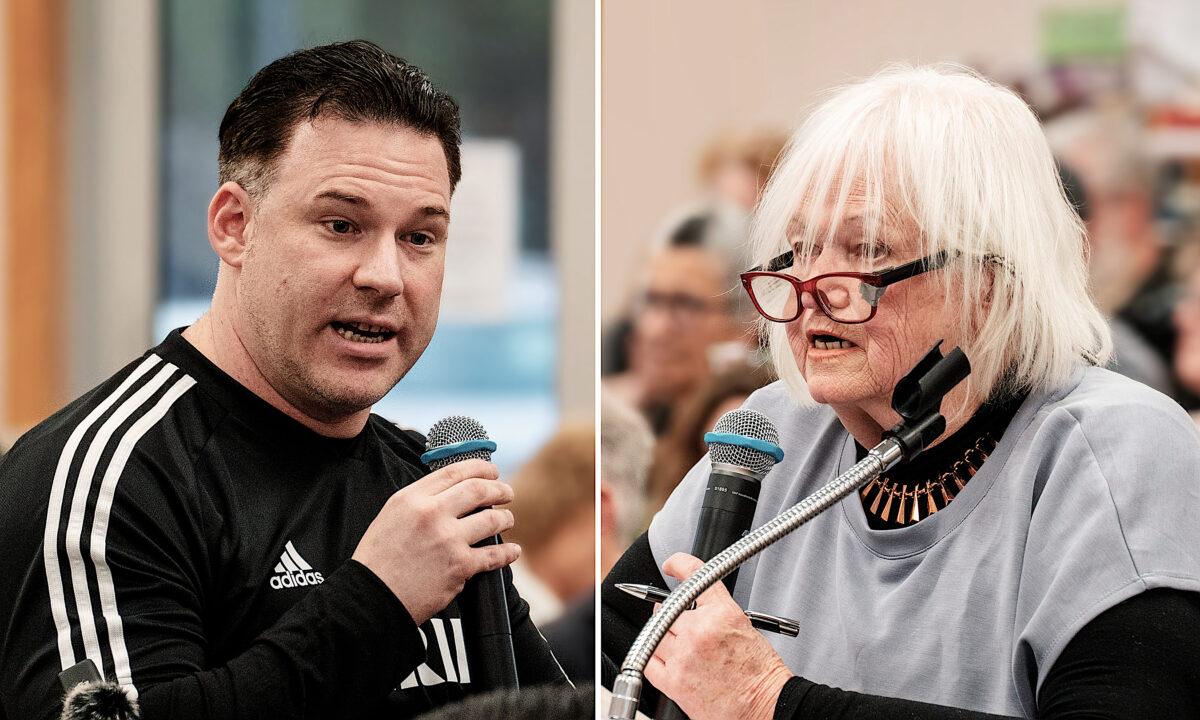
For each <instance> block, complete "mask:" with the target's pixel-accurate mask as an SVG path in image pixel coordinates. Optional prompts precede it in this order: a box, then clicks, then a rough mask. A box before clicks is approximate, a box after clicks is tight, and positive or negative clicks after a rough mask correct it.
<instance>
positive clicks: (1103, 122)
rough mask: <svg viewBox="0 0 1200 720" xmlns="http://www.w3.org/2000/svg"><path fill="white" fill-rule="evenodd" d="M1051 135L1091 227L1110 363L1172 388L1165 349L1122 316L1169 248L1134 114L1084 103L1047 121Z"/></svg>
mask: <svg viewBox="0 0 1200 720" xmlns="http://www.w3.org/2000/svg"><path fill="white" fill-rule="evenodd" d="M1046 136H1047V138H1048V140H1049V141H1050V143H1051V146H1052V147H1053V148H1054V150H1055V154H1056V155H1057V156H1058V157H1059V159H1060V163H1061V164H1060V171H1061V172H1062V176H1063V185H1064V188H1065V189H1066V191H1067V195H1068V198H1069V199H1070V200H1071V201H1072V203H1073V204H1074V205H1075V207H1076V208H1077V209H1078V210H1079V216H1080V218H1081V219H1082V220H1083V221H1084V225H1085V226H1086V228H1087V238H1088V273H1089V275H1090V286H1091V288H1092V294H1093V296H1094V297H1095V298H1096V302H1097V304H1098V305H1099V307H1100V309H1101V311H1103V312H1104V314H1105V316H1106V317H1107V318H1108V320H1109V326H1110V327H1111V328H1112V333H1113V350H1114V352H1113V359H1112V360H1111V361H1110V363H1109V369H1111V370H1114V371H1116V372H1118V373H1121V374H1122V375H1125V376H1128V377H1130V378H1133V379H1134V380H1137V381H1139V382H1142V383H1144V384H1146V385H1149V386H1150V387H1152V388H1154V389H1155V390H1158V391H1159V392H1162V393H1166V394H1171V393H1172V383H1171V373H1170V369H1169V367H1168V363H1167V359H1166V357H1165V356H1164V353H1163V352H1162V351H1160V350H1156V349H1155V348H1154V347H1153V346H1152V345H1151V343H1150V342H1149V340H1148V339H1147V338H1146V337H1145V336H1144V335H1142V333H1141V332H1140V331H1139V330H1138V329H1137V328H1135V327H1134V326H1133V325H1132V324H1131V323H1130V322H1128V321H1127V320H1125V319H1124V318H1122V317H1121V316H1120V313H1121V312H1122V311H1123V310H1125V309H1126V308H1127V307H1128V305H1129V303H1130V301H1131V300H1132V299H1133V298H1134V296H1135V295H1136V294H1137V293H1138V292H1139V291H1141V290H1142V289H1143V288H1144V287H1145V285H1146V284H1147V282H1148V281H1149V280H1150V279H1151V278H1152V276H1153V275H1154V274H1155V272H1156V270H1158V269H1159V267H1160V264H1161V262H1162V259H1163V255H1164V253H1163V243H1162V241H1161V240H1160V239H1159V237H1158V236H1157V233H1156V230H1155V227H1154V204H1153V199H1152V197H1151V194H1152V187H1153V176H1152V171H1151V167H1150V164H1149V163H1148V162H1147V159H1146V157H1145V154H1144V152H1143V151H1142V147H1141V144H1140V142H1139V138H1140V134H1139V131H1138V128H1137V125H1136V123H1135V118H1134V116H1133V114H1132V112H1131V110H1130V109H1129V108H1127V107H1125V106H1124V105H1109V106H1107V107H1105V108H1103V109H1099V108H1088V109H1084V110H1078V111H1074V112H1071V113H1068V114H1066V115H1063V116H1060V117H1058V118H1055V120H1053V121H1052V122H1050V123H1048V124H1047V125H1046Z"/></svg>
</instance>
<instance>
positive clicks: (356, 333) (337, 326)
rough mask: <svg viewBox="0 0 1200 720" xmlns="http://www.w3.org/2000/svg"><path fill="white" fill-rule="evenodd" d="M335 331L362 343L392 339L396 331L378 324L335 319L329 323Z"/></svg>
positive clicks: (348, 338) (350, 339)
mask: <svg viewBox="0 0 1200 720" xmlns="http://www.w3.org/2000/svg"><path fill="white" fill-rule="evenodd" d="M329 325H330V327H332V328H333V331H334V332H336V333H337V334H338V335H341V336H342V337H344V338H346V339H347V340H349V341H351V342H360V343H381V342H385V341H387V340H391V339H392V338H393V337H395V335H396V333H394V332H392V331H391V330H385V329H384V328H381V327H379V326H378V325H364V324H363V323H345V322H338V321H336V320H335V321H333V322H331V323H329Z"/></svg>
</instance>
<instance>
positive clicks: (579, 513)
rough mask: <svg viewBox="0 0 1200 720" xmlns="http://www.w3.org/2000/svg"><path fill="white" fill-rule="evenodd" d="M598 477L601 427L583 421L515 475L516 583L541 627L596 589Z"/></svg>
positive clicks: (557, 437)
mask: <svg viewBox="0 0 1200 720" xmlns="http://www.w3.org/2000/svg"><path fill="white" fill-rule="evenodd" d="M595 478H596V431H595V428H594V427H592V426H591V425H584V424H578V425H564V426H563V427H562V428H560V429H559V430H558V432H556V433H555V434H554V436H553V437H551V438H550V440H549V441H547V442H546V444H545V445H543V446H542V447H541V448H540V449H539V450H538V451H537V452H536V453H535V454H534V456H533V457H532V458H531V459H530V460H529V461H528V462H526V463H525V464H524V465H523V466H521V468H520V469H519V470H518V471H517V473H516V475H515V476H514V477H513V480H512V486H513V492H514V494H515V496H516V499H515V500H513V502H512V504H511V505H510V506H509V509H510V510H512V513H513V516H514V519H515V525H514V527H513V529H512V531H511V532H509V533H507V534H506V538H507V539H509V540H511V541H513V542H516V543H518V544H519V545H520V546H521V559H520V560H518V561H517V563H515V564H514V565H513V582H514V583H515V584H516V586H517V590H518V591H520V593H521V597H523V598H525V599H526V600H527V601H528V602H529V616H530V617H531V618H532V619H533V622H534V623H535V624H536V625H538V626H539V627H541V626H543V625H545V624H546V623H548V622H550V621H551V620H554V619H555V618H557V617H558V616H559V615H560V614H561V613H562V612H563V609H564V608H565V607H566V606H567V605H569V604H570V603H572V602H574V601H576V600H578V599H579V598H581V597H583V596H584V595H586V594H587V593H589V592H590V591H592V589H593V588H594V583H595V574H594V571H593V568H594V565H595V554H596V542H595V537H596V529H595V528H596V524H595V517H596V499H595V498H596V494H595V491H596V485H595V482H596V480H595Z"/></svg>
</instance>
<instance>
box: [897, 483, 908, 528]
mask: <svg viewBox="0 0 1200 720" xmlns="http://www.w3.org/2000/svg"><path fill="white" fill-rule="evenodd" d="M907 497H908V491H907V490H906V491H904V492H901V493H900V507H899V509H897V510H896V522H898V523H900V524H901V525H903V524H904V500H905V498H907Z"/></svg>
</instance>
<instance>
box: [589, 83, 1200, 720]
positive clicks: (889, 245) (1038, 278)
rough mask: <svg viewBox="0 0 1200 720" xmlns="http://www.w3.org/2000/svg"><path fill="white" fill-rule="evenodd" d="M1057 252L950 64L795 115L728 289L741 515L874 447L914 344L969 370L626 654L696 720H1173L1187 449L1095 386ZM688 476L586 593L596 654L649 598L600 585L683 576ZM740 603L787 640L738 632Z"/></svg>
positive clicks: (1094, 338)
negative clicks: (645, 654)
mask: <svg viewBox="0 0 1200 720" xmlns="http://www.w3.org/2000/svg"><path fill="white" fill-rule="evenodd" d="M1083 249H1084V241H1083V227H1082V225H1081V223H1080V221H1079V219H1078V217H1077V215H1076V214H1075V212H1074V211H1073V210H1072V208H1071V206H1070V205H1069V204H1068V202H1067V199H1066V197H1065V196H1064V192H1063V188H1062V185H1061V184H1060V182H1059V177H1058V173H1057V171H1056V168H1055V164H1054V160H1053V158H1052V156H1051V153H1050V150H1049V147H1048V146H1047V143H1046V140H1045V137H1044V135H1043V134H1042V131H1041V129H1040V127H1039V126H1038V123H1037V120H1036V119H1035V117H1034V116H1033V113H1032V112H1031V111H1030V110H1029V108H1028V107H1027V106H1026V105H1025V103H1023V102H1022V101H1021V100H1020V99H1019V98H1018V97H1017V96H1015V95H1014V94H1013V93H1011V92H1010V91H1008V90H1005V89H1003V88H1001V87H999V86H997V85H995V84H993V83H990V82H988V81H987V80H984V79H983V78H981V77H980V76H978V75H976V74H975V73H973V72H971V71H969V70H967V69H965V68H961V67H959V66H933V67H921V68H912V67H906V66H898V67H893V68H890V69H888V70H885V71H883V72H881V73H880V74H878V75H876V76H875V77H873V78H871V79H869V80H866V81H863V82H859V83H856V84H852V85H849V86H846V87H843V88H841V89H840V90H838V91H837V92H835V93H834V94H832V95H831V96H830V97H829V99H828V100H827V101H826V102H824V103H823V104H822V105H821V106H820V107H818V108H817V109H816V110H815V111H814V112H813V113H812V114H811V115H810V116H809V117H808V118H807V119H806V121H805V122H804V124H803V125H802V126H801V127H800V129H799V130H798V131H797V133H796V136H795V137H794V138H793V142H792V144H791V145H790V148H789V150H788V152H787V154H786V155H785V157H784V158H783V159H782V160H781V162H780V166H779V168H778V169H777V170H776V174H775V175H774V176H773V178H772V180H771V182H770V184H769V186H768V189H767V192H766V194H765V196H764V199H763V202H762V204H761V205H760V209H759V216H758V218H757V223H756V235H755V252H756V258H757V259H758V261H759V263H760V265H759V267H757V268H755V269H754V270H753V271H750V272H746V273H744V274H743V275H742V280H743V283H744V287H745V288H746V290H747V291H748V293H749V295H750V296H751V297H752V299H753V301H754V303H755V305H756V307H757V309H758V311H759V313H760V314H761V315H762V317H763V320H764V323H765V325H766V334H767V336H768V338H769V342H770V351H771V356H772V360H773V362H774V365H775V369H776V371H777V372H778V374H779V376H780V377H781V380H780V381H779V382H776V383H773V384H772V385H769V386H768V387H766V388H764V389H763V390H760V391H758V392H756V393H755V394H753V395H752V396H751V397H750V399H749V400H748V401H747V402H746V405H745V407H746V408H749V409H753V410H756V411H758V412H761V413H763V414H764V415H766V416H767V417H768V418H770V419H771V420H772V422H773V423H774V424H775V425H776V427H777V428H778V430H779V436H780V445H781V447H782V448H783V450H784V451H785V455H784V458H783V460H782V461H781V462H780V463H779V464H778V465H777V466H776V467H775V468H774V469H773V470H772V471H771V472H770V473H769V474H768V475H767V476H766V477H765V478H764V480H763V483H762V491H761V495H760V498H759V502H758V506H757V514H756V517H755V520H754V525H755V526H759V525H762V524H763V523H765V522H766V521H768V520H769V519H770V518H772V517H775V516H776V515H778V514H779V513H780V512H782V511H783V510H784V509H786V508H788V507H790V506H792V505H793V504H795V503H797V502H798V501H800V500H801V499H803V498H805V497H807V496H809V495H810V494H812V493H813V492H814V491H815V490H817V489H818V488H819V487H821V486H823V485H824V484H825V483H827V482H828V481H829V480H830V479H832V478H833V477H835V476H836V475H838V474H840V473H841V472H843V471H845V470H847V469H848V468H849V467H850V466H851V465H852V464H853V463H854V462H855V461H856V460H857V459H859V458H862V457H863V456H864V455H865V453H866V451H867V448H871V447H873V446H875V445H876V444H877V443H878V442H879V441H880V439H881V435H882V433H883V432H884V431H885V430H887V429H888V428H890V427H892V426H894V425H895V424H896V423H897V422H898V420H899V417H898V415H897V414H896V413H895V412H894V411H893V410H892V408H891V404H890V401H891V396H892V391H893V389H894V387H895V386H896V383H897V381H898V380H899V378H900V377H901V376H902V375H904V374H905V373H907V372H908V371H909V370H910V369H911V368H912V367H913V365H914V364H915V363H916V361H917V360H918V359H919V358H921V357H922V356H923V355H924V354H925V353H926V352H927V351H928V350H929V349H930V347H931V346H933V345H934V343H935V342H938V341H939V340H941V341H942V342H943V349H945V350H949V349H950V348H953V347H955V346H960V347H961V348H962V349H963V350H964V352H965V353H966V355H967V357H968V358H969V359H970V361H971V365H972V372H971V374H970V376H969V377H968V378H967V380H966V381H965V382H964V383H962V384H960V385H959V386H958V387H956V388H955V389H954V390H953V391H952V392H951V393H950V394H949V395H947V397H946V398H945V401H944V402H943V403H942V412H943V413H944V414H945V416H946V420H947V430H946V433H945V434H944V435H943V436H942V437H941V438H940V439H939V441H938V442H937V443H936V444H934V445H933V446H932V447H931V448H929V449H928V450H927V451H926V452H925V453H924V454H922V455H921V456H919V457H918V458H916V459H915V460H914V461H913V462H911V463H908V464H904V465H901V466H898V467H896V468H893V469H892V470H889V471H888V473H886V474H885V475H883V476H882V477H880V478H878V479H877V480H875V481H874V482H872V483H871V484H869V485H867V486H866V487H864V488H863V489H862V491H861V492H857V493H852V494H851V495H849V496H848V497H846V498H845V499H843V500H842V501H841V502H840V503H838V504H837V505H836V506H834V507H832V508H830V509H829V511H828V512H825V513H824V514H822V515H820V516H818V517H817V518H815V519H814V520H813V521H812V522H810V523H809V524H808V525H806V526H804V527H803V528H801V529H800V530H798V531H797V532H795V533H793V534H791V535H790V536H788V537H786V538H784V539H783V540H782V541H781V542H779V543H777V544H775V545H773V546H771V547H770V548H769V549H768V550H766V551H765V552H764V553H763V554H761V555H759V556H758V557H757V558H755V560H753V561H752V562H751V563H749V564H747V565H744V566H743V567H742V568H741V570H740V574H739V575H738V579H737V585H736V587H735V588H734V591H733V595H732V597H731V596H730V593H729V592H728V591H727V590H726V589H725V587H724V586H723V585H722V584H720V583H718V584H717V585H716V586H714V587H713V588H711V589H709V590H708V591H706V592H705V593H704V594H703V595H701V596H700V598H699V600H698V601H697V607H696V609H695V610H691V611H687V612H684V613H683V615H682V616H681V617H680V619H679V620H678V621H677V622H676V623H675V624H674V626H673V627H672V629H671V631H670V632H669V633H668V634H667V636H666V637H665V638H664V639H663V641H662V643H661V644H660V645H659V646H658V648H657V650H656V652H655V655H654V656H653V658H652V659H651V660H650V662H649V663H648V665H647V666H646V678H647V679H648V680H649V681H650V683H652V684H653V685H654V687H656V688H657V689H658V690H659V691H661V692H663V693H665V694H666V695H667V696H669V697H670V698H672V699H673V700H675V701H676V702H677V703H678V704H679V705H680V706H681V707H682V709H683V710H684V711H685V712H686V713H687V714H688V716H690V717H691V718H694V719H695V720H705V719H707V718H729V717H739V718H746V719H765V718H777V719H778V718H817V717H820V718H879V717H905V718H959V719H966V718H985V717H996V716H1005V717H1039V718H1067V717H1071V718H1074V717H1083V716H1086V717H1100V718H1149V717H1153V718H1185V717H1188V718H1192V717H1196V716H1197V714H1198V713H1200V643H1196V641H1195V627H1196V626H1197V624H1200V555H1198V554H1197V552H1196V548H1197V547H1200V524H1198V523H1197V522H1196V518H1197V517H1198V516H1200V485H1198V484H1197V482H1196V477H1197V473H1198V472H1200V436H1198V435H1197V432H1196V429H1195V427H1194V425H1193V424H1192V423H1191V422H1190V420H1189V419H1188V417H1187V415H1186V414H1185V413H1184V412H1183V411H1182V410H1181V409H1180V408H1179V406H1178V405H1176V404H1175V403H1174V402H1172V401H1171V400H1170V399H1169V398H1167V397H1165V396H1163V395H1161V394H1159V393H1157V392H1155V391H1153V390H1151V389H1149V388H1147V387H1146V386H1144V385H1142V384H1139V383H1136V382H1133V381H1131V380H1129V379H1128V378H1124V377H1122V376H1120V375H1117V374H1115V373H1112V372H1110V371H1107V370H1104V369H1102V367H1101V366H1102V365H1103V364H1104V362H1105V361H1106V360H1107V359H1108V355H1109V352H1110V347H1111V341H1110V337H1109V332H1108V326H1107V323H1106V322H1105V320H1104V317H1103V315H1102V314H1101V313H1100V311H1099V310H1098V309H1097V307H1096V305H1095V303H1094V302H1093V300H1092V299H1091V297H1090V296H1089V294H1088V289H1087V282H1086V278H1087V271H1086V267H1085V262H1084V254H1083ZM801 378H802V379H803V380H804V381H805V383H804V384H805V386H806V388H807V392H808V393H811V397H812V399H813V400H815V403H810V402H804V401H801V400H799V399H798V396H797V393H796V388H797V387H799V386H800V382H799V381H800V380H801ZM709 472H710V466H709V461H708V460H707V459H703V460H701V462H700V463H699V464H698V465H697V466H696V467H695V468H694V469H693V470H692V471H691V472H690V473H689V474H688V476H687V477H686V478H685V479H684V480H683V482H682V483H681V484H680V485H679V487H678V488H677V489H676V491H675V492H674V493H673V494H672V496H671V498H670V499H669V500H668V502H667V504H666V506H665V507H664V508H663V509H662V510H661V511H660V512H659V513H658V514H657V515H656V516H655V518H654V521H653V522H652V523H651V526H650V529H649V531H648V533H647V534H646V535H643V536H642V537H641V538H639V539H638V541H637V542H636V543H635V544H634V545H633V546H632V547H631V548H630V550H629V551H628V552H627V553H626V554H625V556H623V557H622V559H621V560H620V561H618V563H617V565H616V566H615V567H614V568H613V570H612V571H611V572H610V573H609V576H608V578H606V580H605V583H604V589H603V591H602V602H603V605H604V613H605V614H604V617H605V621H606V624H609V623H611V624H612V625H613V626H614V629H612V630H608V629H606V631H605V644H604V647H603V652H604V654H605V656H606V658H607V659H608V660H611V661H612V662H613V663H615V664H619V663H620V661H621V658H622V657H623V655H624V652H625V651H626V650H627V649H628V640H625V641H624V642H620V640H621V639H624V638H629V637H631V633H632V632H634V631H636V629H637V628H638V627H640V626H641V625H642V624H643V623H644V622H645V621H646V620H647V618H648V616H649V612H650V608H649V607H647V604H646V603H643V602H641V601H638V600H636V599H633V598H628V599H626V598H625V597H622V595H623V593H620V592H619V591H618V590H616V589H615V588H614V587H613V584H615V583H617V582H633V583H651V584H655V585H659V586H663V585H664V584H666V585H668V586H674V585H675V584H676V583H677V582H678V581H679V580H681V579H683V578H686V577H688V576H689V575H691V574H692V573H693V572H695V571H696V569H697V568H698V567H699V566H700V562H699V560H697V559H696V558H694V557H691V556H690V555H687V554H684V551H686V550H688V549H689V548H690V547H691V542H692V538H693V535H694V533H695V530H696V522H697V516H698V514H699V509H700V506H701V502H702V499H703V496H704V493H705V487H706V484H707V479H708V475H709ZM660 568H661V572H660ZM735 600H736V603H735ZM742 608H746V609H752V610H759V611H762V612H769V613H772V614H778V615H782V616H785V617H792V618H796V619H798V620H799V621H800V625H801V632H800V635H799V637H796V638H789V637H786V636H782V635H774V634H773V635H769V636H764V635H763V634H760V633H759V632H758V631H757V630H755V629H754V628H753V627H752V626H751V625H750V623H749V622H748V620H747V619H746V617H745V615H744V614H743V612H742ZM610 637H611V638H612V640H611V641H610V640H609V638H610ZM605 666H606V667H609V666H608V664H607V663H605ZM608 680H610V679H606V681H608ZM642 706H643V707H653V704H652V703H651V702H649V701H647V699H646V696H645V695H644V696H643V704H642Z"/></svg>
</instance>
